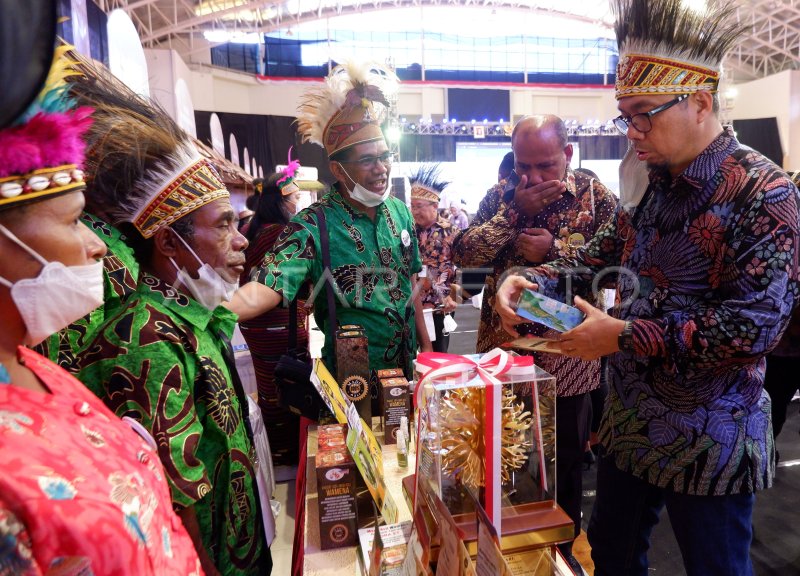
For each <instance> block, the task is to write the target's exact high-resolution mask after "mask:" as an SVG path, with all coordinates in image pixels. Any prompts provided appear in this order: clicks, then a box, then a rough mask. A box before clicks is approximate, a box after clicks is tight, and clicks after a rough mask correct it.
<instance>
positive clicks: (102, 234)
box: [36, 212, 139, 372]
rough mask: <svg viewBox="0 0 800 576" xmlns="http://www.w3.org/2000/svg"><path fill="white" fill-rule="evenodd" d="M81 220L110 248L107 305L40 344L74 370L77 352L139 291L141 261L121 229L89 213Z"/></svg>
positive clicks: (45, 352)
mask: <svg viewBox="0 0 800 576" xmlns="http://www.w3.org/2000/svg"><path fill="white" fill-rule="evenodd" d="M81 221H82V222H83V223H84V224H86V226H88V227H89V229H90V230H91V231H92V232H94V233H95V234H96V235H97V237H98V238H100V239H101V240H102V241H103V242H104V243H105V245H106V247H107V248H108V251H107V252H106V255H105V256H104V257H103V305H102V306H100V307H98V308H95V309H94V310H93V311H92V312H90V313H89V314H87V315H86V316H84V317H83V318H80V319H79V320H76V321H75V322H73V323H72V324H70V325H69V326H67V327H66V328H64V329H63V330H61V331H60V332H57V333H55V334H53V335H52V336H50V338H48V339H47V340H45V341H44V342H42V343H41V344H40V345H39V346H37V347H36V351H37V352H39V354H41V355H42V356H45V357H46V358H48V359H50V360H51V361H52V362H55V363H56V364H58V365H59V366H61V367H62V368H64V369H65V370H67V371H70V372H75V370H76V368H75V354H76V352H77V351H78V350H79V349H81V348H82V347H83V346H85V345H86V343H87V342H88V341H89V339H90V338H91V337H92V336H94V332H95V330H97V329H98V328H99V327H100V326H102V325H103V323H104V322H105V321H106V319H107V318H109V317H110V316H111V315H112V314H114V312H116V311H117V310H119V308H120V306H122V304H123V302H124V301H125V300H126V299H127V298H128V296H130V295H131V294H133V293H134V292H136V278H137V277H138V276H139V263H138V262H137V261H136V258H135V256H134V255H133V250H131V248H130V247H129V246H128V245H127V244H126V243H125V236H123V235H122V233H121V232H120V231H119V230H117V229H116V228H114V227H113V226H111V225H110V224H108V223H107V222H104V221H103V220H101V219H100V218H98V217H97V216H92V215H91V214H89V213H87V212H84V213H83V214H82V215H81Z"/></svg>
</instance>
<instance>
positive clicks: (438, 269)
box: [416, 218, 456, 307]
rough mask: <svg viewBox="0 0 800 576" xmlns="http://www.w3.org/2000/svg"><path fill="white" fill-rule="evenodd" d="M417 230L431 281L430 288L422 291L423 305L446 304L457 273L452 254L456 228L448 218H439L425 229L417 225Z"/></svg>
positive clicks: (420, 247) (421, 251)
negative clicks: (445, 301)
mask: <svg viewBox="0 0 800 576" xmlns="http://www.w3.org/2000/svg"><path fill="white" fill-rule="evenodd" d="M416 231H417V241H418V242H419V253H420V256H421V257H422V263H423V264H424V265H425V267H426V274H427V278H428V280H430V283H431V286H430V288H427V289H424V290H423V291H422V294H421V296H422V305H423V306H428V307H433V306H438V305H440V304H444V300H445V298H447V296H449V295H450V284H451V283H452V282H453V279H454V278H455V275H456V267H455V266H454V265H453V260H452V258H451V255H450V251H451V248H452V244H453V238H454V233H455V232H456V230H455V229H454V228H453V226H452V225H451V224H450V223H449V222H447V221H446V220H442V219H441V218H437V220H436V222H434V223H433V224H431V225H430V226H429V227H428V228H426V229H424V230H423V229H422V228H420V227H419V226H416Z"/></svg>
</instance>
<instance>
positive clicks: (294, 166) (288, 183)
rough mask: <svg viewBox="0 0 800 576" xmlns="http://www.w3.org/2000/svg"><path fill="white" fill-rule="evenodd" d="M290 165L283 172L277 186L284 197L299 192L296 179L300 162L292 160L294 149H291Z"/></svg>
mask: <svg viewBox="0 0 800 576" xmlns="http://www.w3.org/2000/svg"><path fill="white" fill-rule="evenodd" d="M288 162H289V163H288V164H287V165H286V168H284V169H283V170H281V174H283V176H281V177H280V178H279V179H278V181H277V182H275V184H276V185H277V186H278V189H279V190H280V191H281V194H282V195H284V196H288V195H289V194H291V193H293V192H296V191H297V190H299V188H298V187H297V184H296V183H295V181H294V179H295V176H296V175H297V171H298V170H300V162H299V161H297V160H292V147H291V146H290V147H289V158H288Z"/></svg>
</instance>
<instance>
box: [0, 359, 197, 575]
mask: <svg viewBox="0 0 800 576" xmlns="http://www.w3.org/2000/svg"><path fill="white" fill-rule="evenodd" d="M18 356H19V361H20V363H23V364H24V365H25V366H26V367H27V368H28V369H30V370H31V371H32V372H33V373H34V374H36V376H37V377H38V378H39V380H40V381H41V382H43V383H44V385H45V386H46V387H47V389H48V391H49V394H44V393H41V392H38V391H36V392H33V391H31V390H28V389H26V388H22V387H20V386H16V385H15V384H14V383H13V382H12V383H11V384H8V385H5V386H0V469H2V470H3V471H5V472H6V473H4V474H1V475H0V576H12V575H13V576H20V575H25V576H34V575H41V574H53V575H56V574H80V575H81V576H92V575H94V574H97V575H98V576H99V575H104V574H118V575H120V576H199V574H200V573H201V571H200V561H199V559H198V557H197V553H196V551H195V548H194V544H193V543H192V540H191V538H189V535H188V534H187V533H186V530H185V529H184V527H183V524H182V522H181V520H180V518H179V517H178V516H177V515H176V514H175V512H174V511H173V508H172V498H171V496H170V491H169V487H168V486H167V483H166V481H165V477H164V469H163V468H162V466H161V464H160V462H159V461H158V458H157V456H156V454H155V452H154V450H153V448H151V447H150V445H149V444H147V443H146V442H145V441H144V440H143V439H142V438H141V437H140V436H139V435H138V434H137V433H135V432H134V431H133V430H132V429H131V427H130V425H129V424H127V423H125V422H122V421H121V420H120V419H119V418H117V417H115V416H114V415H113V414H112V413H111V412H110V411H109V410H108V408H107V407H106V406H105V405H103V403H102V402H101V401H100V400H99V399H98V398H97V397H96V396H94V395H93V394H92V393H91V392H89V390H87V389H86V388H85V387H84V386H83V385H82V384H81V383H80V382H78V381H77V380H76V379H75V378H74V377H72V376H71V375H69V374H68V373H67V372H65V371H64V370H62V369H61V368H59V367H58V366H56V365H55V364H53V363H52V362H50V361H48V360H46V359H45V358H43V357H41V356H39V355H38V354H36V353H35V352H33V351H32V350H29V349H27V348H22V347H20V348H19V349H18Z"/></svg>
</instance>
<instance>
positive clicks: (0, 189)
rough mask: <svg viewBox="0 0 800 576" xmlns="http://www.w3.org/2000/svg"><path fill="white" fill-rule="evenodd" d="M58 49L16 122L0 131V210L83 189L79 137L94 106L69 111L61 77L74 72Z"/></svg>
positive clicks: (72, 104)
mask: <svg viewBox="0 0 800 576" xmlns="http://www.w3.org/2000/svg"><path fill="white" fill-rule="evenodd" d="M68 50H69V47H66V46H65V47H62V48H59V49H58V50H57V51H56V55H55V60H54V63H53V66H52V68H51V70H50V73H49V75H48V77H47V81H46V83H45V87H44V89H43V90H42V91H41V93H40V94H39V96H38V97H37V99H36V101H35V102H34V103H33V104H32V105H31V107H30V108H29V109H28V110H27V112H26V113H25V114H24V115H23V116H22V117H21V118H20V119H19V120H18V121H17V123H16V124H14V125H12V126H10V127H8V128H6V129H4V130H0V210H4V209H6V208H10V207H12V206H17V205H20V204H23V203H28V202H34V201H36V200H43V199H46V198H49V197H51V196H54V195H56V194H63V193H65V192H71V191H73V190H76V189H79V188H82V187H83V186H84V183H83V171H82V170H81V167H82V166H83V160H84V151H85V149H86V143H85V142H84V140H83V136H84V134H85V133H86V131H87V130H88V129H89V127H90V126H91V123H92V119H91V117H90V116H91V114H92V109H91V108H87V107H82V108H78V109H75V110H72V109H71V108H72V107H73V106H74V102H72V101H71V100H70V99H68V98H67V97H66V90H67V84H66V82H65V78H66V77H68V76H70V75H73V74H75V71H74V69H73V68H72V63H71V62H70V61H68V60H67V58H66V56H65V53H66V52H67V51H68Z"/></svg>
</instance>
